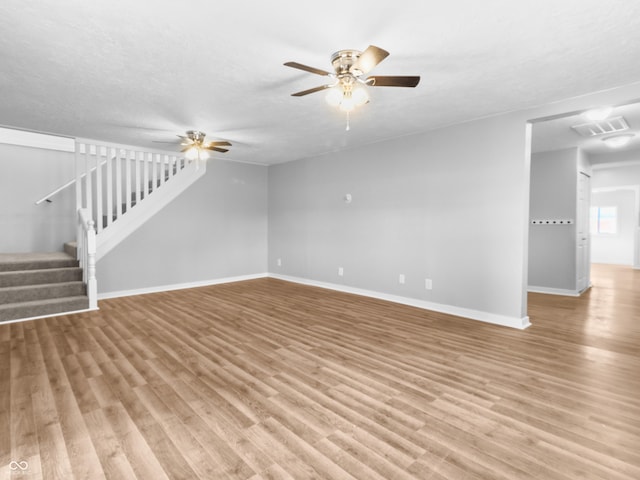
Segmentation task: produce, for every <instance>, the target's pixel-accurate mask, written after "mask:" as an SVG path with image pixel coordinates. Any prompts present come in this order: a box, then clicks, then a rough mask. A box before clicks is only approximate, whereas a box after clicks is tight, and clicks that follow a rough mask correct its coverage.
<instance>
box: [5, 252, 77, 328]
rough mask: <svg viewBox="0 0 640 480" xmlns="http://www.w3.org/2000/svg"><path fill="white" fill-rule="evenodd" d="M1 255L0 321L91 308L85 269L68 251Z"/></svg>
mask: <svg viewBox="0 0 640 480" xmlns="http://www.w3.org/2000/svg"><path fill="white" fill-rule="evenodd" d="M72 248H73V247H72V246H71V245H69V246H65V249H66V250H67V252H51V253H3V254H0V322H5V321H9V320H16V319H24V318H32V317H41V316H46V315H54V314H57V313H62V312H74V311H78V310H86V309H88V308H89V297H87V295H86V287H85V284H84V283H83V281H82V269H81V268H80V267H79V266H78V261H77V260H76V259H75V256H74V255H70V254H69V253H68V252H70V251H71V249H72Z"/></svg>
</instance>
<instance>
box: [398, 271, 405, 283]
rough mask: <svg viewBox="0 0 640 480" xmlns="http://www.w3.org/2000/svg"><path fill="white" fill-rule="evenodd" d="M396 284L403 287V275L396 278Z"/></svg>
mask: <svg viewBox="0 0 640 480" xmlns="http://www.w3.org/2000/svg"><path fill="white" fill-rule="evenodd" d="M398 283H399V284H400V285H404V273H401V274H400V276H399V277H398Z"/></svg>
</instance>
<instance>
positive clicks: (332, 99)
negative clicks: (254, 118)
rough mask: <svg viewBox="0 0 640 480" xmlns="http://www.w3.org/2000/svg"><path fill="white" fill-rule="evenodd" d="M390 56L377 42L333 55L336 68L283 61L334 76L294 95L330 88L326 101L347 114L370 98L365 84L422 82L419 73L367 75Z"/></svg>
mask: <svg viewBox="0 0 640 480" xmlns="http://www.w3.org/2000/svg"><path fill="white" fill-rule="evenodd" d="M388 56H389V52H387V51H386V50H383V49H382V48H380V47H376V46H374V45H369V46H368V47H367V49H366V50H365V51H364V52H360V51H359V50H340V51H337V52H336V53H334V54H333V55H332V56H331V65H332V66H333V69H334V71H335V72H328V71H326V70H321V69H319V68H314V67H309V66H307V65H303V64H301V63H297V62H286V63H285V64H284V65H286V66H287V67H291V68H297V69H298V70H304V71H305V72H309V73H315V74H316V75H321V76H326V77H330V78H332V79H333V83H330V84H327V85H322V86H320V87H315V88H310V89H308V90H302V91H301V92H296V93H292V94H291V95H292V96H293V97H302V96H304V95H309V94H310V93H315V92H320V91H322V90H326V89H331V90H330V92H329V95H328V96H327V101H328V102H329V103H330V104H331V105H334V106H337V107H339V108H340V109H341V110H343V111H345V112H347V114H348V113H349V112H351V111H352V110H353V109H354V108H355V107H357V106H359V105H363V104H365V103H367V102H368V101H369V96H368V94H367V91H366V87H415V86H416V85H418V83H419V82H420V77H418V76H381V75H374V76H370V77H366V78H365V75H366V74H367V73H369V72H370V71H371V70H373V68H374V67H375V66H376V65H378V64H379V63H380V62H382V61H383V60H384V59H385V58H387V57H388ZM334 87H336V88H334ZM348 129H349V128H348V125H347V130H348Z"/></svg>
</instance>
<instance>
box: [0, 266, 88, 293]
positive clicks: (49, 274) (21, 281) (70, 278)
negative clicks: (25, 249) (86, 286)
mask: <svg viewBox="0 0 640 480" xmlns="http://www.w3.org/2000/svg"><path fill="white" fill-rule="evenodd" d="M79 280H82V269H81V268H79V267H65V268H46V269H39V270H22V271H5V272H0V288H4V287H17V286H20V285H39V284H43V283H58V282H75V281H79Z"/></svg>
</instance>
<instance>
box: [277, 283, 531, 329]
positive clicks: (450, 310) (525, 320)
mask: <svg viewBox="0 0 640 480" xmlns="http://www.w3.org/2000/svg"><path fill="white" fill-rule="evenodd" d="M269 277H270V278H276V279H278V280H284V281H287V282H292V283H299V284H302V285H309V286H312V287H320V288H326V289H328V290H336V291H339V292H344V293H352V294H355V295H362V296H364V297H371V298H377V299H379V300H386V301H388V302H393V303H400V304H402V305H409V306H411V307H417V308H421V309H423V310H430V311H433V312H439V313H446V314H448V315H454V316H457V317H464V318H468V319H471V320H479V321H481V322H486V323H492V324H494V325H501V326H504V327H511V328H517V329H519V330H524V329H525V328H527V327H529V326H530V325H531V323H530V322H529V317H522V318H518V317H508V316H506V315H497V314H494V313H489V312H483V311H480V310H472V309H469V308H462V307H455V306H453V305H444V304H441V303H435V302H427V301H425V300H418V299H415V298H409V297H401V296H399V295H390V294H386V293H381V292H375V291H372V290H365V289H362V288H355V287H349V286H345V285H338V284H335V283H328V282H319V281H316V280H309V279H306V278H301V277H292V276H288V275H280V274H275V273H269Z"/></svg>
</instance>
